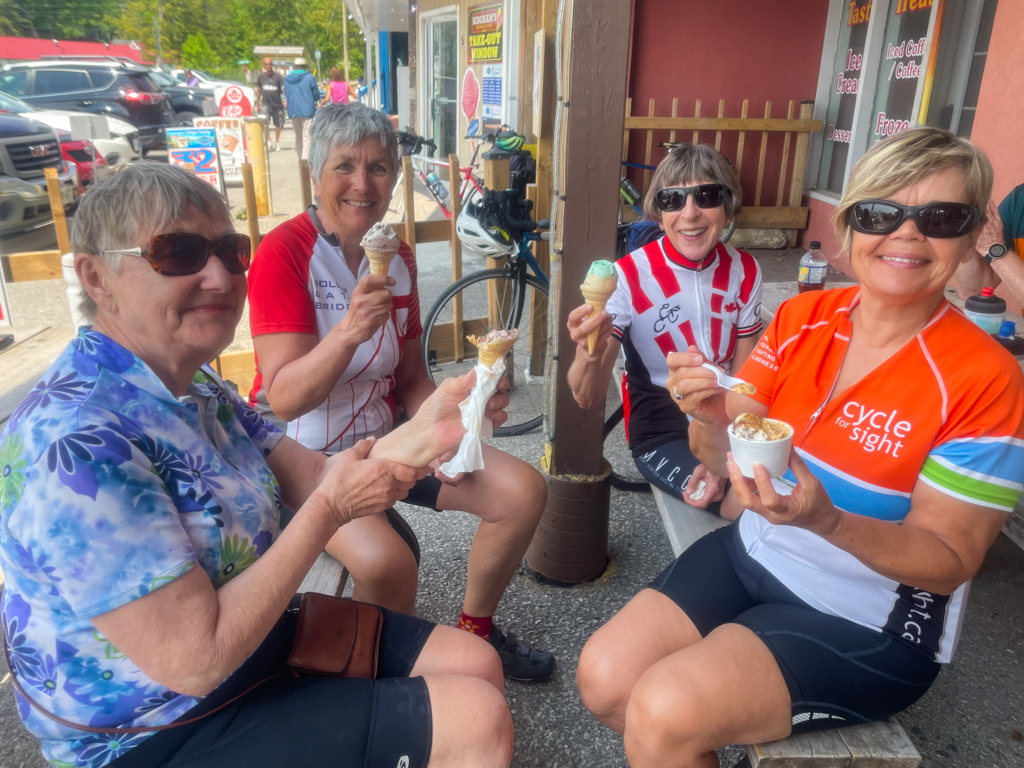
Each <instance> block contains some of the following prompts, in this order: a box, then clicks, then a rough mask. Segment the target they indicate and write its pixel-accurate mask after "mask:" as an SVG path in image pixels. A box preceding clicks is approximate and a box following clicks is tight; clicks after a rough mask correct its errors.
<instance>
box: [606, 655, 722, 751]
mask: <svg viewBox="0 0 1024 768" xmlns="http://www.w3.org/2000/svg"><path fill="white" fill-rule="evenodd" d="M679 682H680V681H679V678H678V677H676V678H674V679H673V681H672V684H671V685H669V684H668V683H666V682H664V681H663V680H661V679H659V678H657V677H656V676H653V675H645V676H644V677H641V678H640V680H639V681H637V684H636V685H635V686H634V687H633V691H632V693H631V695H630V697H629V703H628V705H627V706H626V730H625V733H624V739H623V740H624V743H625V747H626V755H627V756H628V757H630V760H631V761H634V762H637V763H646V762H648V761H650V762H655V763H657V762H661V761H664V760H669V759H672V760H674V761H676V762H679V763H681V764H686V765H690V764H691V763H693V762H695V761H697V760H698V759H699V756H700V755H703V754H704V753H706V752H707V751H709V749H713V748H714V747H708V746H707V745H705V744H703V743H701V741H702V740H703V739H704V737H706V735H707V732H708V730H709V728H707V724H706V723H705V721H704V717H703V712H702V708H701V707H700V705H699V702H698V701H696V699H695V697H693V696H692V695H690V693H689V688H688V686H686V685H685V684H684V685H682V686H680V685H679ZM641 756H643V757H641Z"/></svg>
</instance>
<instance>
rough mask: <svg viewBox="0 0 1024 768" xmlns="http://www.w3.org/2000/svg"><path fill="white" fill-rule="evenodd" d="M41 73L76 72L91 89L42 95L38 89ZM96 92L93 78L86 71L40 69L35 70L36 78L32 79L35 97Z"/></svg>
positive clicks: (68, 68) (56, 68)
mask: <svg viewBox="0 0 1024 768" xmlns="http://www.w3.org/2000/svg"><path fill="white" fill-rule="evenodd" d="M40 72H75V73H77V74H79V75H81V76H83V77H84V78H85V80H86V82H88V83H89V87H88V88H78V89H76V90H72V91H47V92H46V93H40V92H39V89H38V87H37V86H38V81H39V73H40ZM95 90H96V88H95V87H94V86H93V84H92V78H91V77H89V73H88V72H87V71H86V70H85V69H75V68H74V67H39V68H37V69H36V70H35V77H34V78H33V79H32V95H33V96H65V95H69V94H73V93H88V92H89V91H95Z"/></svg>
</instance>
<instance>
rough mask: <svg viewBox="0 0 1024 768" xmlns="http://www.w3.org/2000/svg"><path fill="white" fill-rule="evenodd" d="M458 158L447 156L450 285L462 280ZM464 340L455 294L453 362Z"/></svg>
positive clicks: (460, 353) (459, 300)
mask: <svg viewBox="0 0 1024 768" xmlns="http://www.w3.org/2000/svg"><path fill="white" fill-rule="evenodd" d="M461 178H462V177H461V176H460V175H459V156H458V155H456V154H455V153H454V152H453V153H452V154H450V155H448V179H449V183H450V187H451V191H452V193H451V206H452V218H451V225H452V284H455V283H457V282H458V281H459V280H460V279H461V278H462V241H461V240H459V233H458V230H457V229H456V222H457V221H458V219H459V206H460V205H462V200H461V199H460V198H461V195H460V194H459V181H460V180H461ZM414 226H415V225H414ZM465 343H466V339H465V336H464V331H463V329H462V294H461V293H457V294H455V296H454V297H452V345H453V349H454V360H455V362H456V363H457V362H459V361H460V360H462V357H463V355H464V354H465Z"/></svg>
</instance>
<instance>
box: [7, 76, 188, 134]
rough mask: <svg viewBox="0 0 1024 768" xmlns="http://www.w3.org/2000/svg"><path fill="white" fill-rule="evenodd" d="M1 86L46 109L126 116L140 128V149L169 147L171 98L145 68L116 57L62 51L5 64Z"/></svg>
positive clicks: (14, 94) (172, 111)
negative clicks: (30, 59)
mask: <svg viewBox="0 0 1024 768" xmlns="http://www.w3.org/2000/svg"><path fill="white" fill-rule="evenodd" d="M0 91H3V92H4V93H9V94H11V95H12V96H16V97H17V98H19V99H21V100H22V101H25V102H28V103H29V104H31V105H33V106H36V107H40V108H45V109H60V110H72V111H75V112H92V113H93V114H99V115H112V116H114V117H119V118H121V119H123V120H127V121H128V122H129V123H131V124H132V125H134V126H135V127H136V128H137V129H138V131H139V140H140V144H141V151H142V153H143V154H145V153H146V152H147V151H148V150H150V149H163V148H164V147H166V146H167V136H166V134H165V130H166V129H167V128H168V127H170V126H173V125H174V108H173V107H172V106H171V99H170V97H169V96H168V95H167V94H165V93H164V92H163V91H161V90H160V86H158V85H157V84H156V83H154V82H153V80H152V79H151V78H150V77H149V73H148V72H147V70H146V69H145V68H144V67H141V66H139V65H138V64H136V63H135V62H133V61H131V60H127V59H117V58H115V57H112V56H111V57H102V56H96V57H86V56H78V57H71V56H61V57H55V58H48V59H44V60H43V61H22V62H17V63H14V64H7V65H5V66H4V67H3V68H2V69H0Z"/></svg>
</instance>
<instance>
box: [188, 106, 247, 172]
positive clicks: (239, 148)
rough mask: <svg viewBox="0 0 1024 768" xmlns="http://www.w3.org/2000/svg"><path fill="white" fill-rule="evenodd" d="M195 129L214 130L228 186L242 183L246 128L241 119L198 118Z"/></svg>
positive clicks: (218, 154)
mask: <svg viewBox="0 0 1024 768" xmlns="http://www.w3.org/2000/svg"><path fill="white" fill-rule="evenodd" d="M192 124H193V127H195V128H213V130H214V131H216V135H217V156H218V157H219V158H220V167H221V170H223V171H224V182H225V183H226V184H235V183H237V184H241V183H242V163H244V162H245V126H244V125H242V118H240V117H197V118H194V119H193V121H192Z"/></svg>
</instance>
